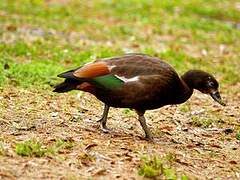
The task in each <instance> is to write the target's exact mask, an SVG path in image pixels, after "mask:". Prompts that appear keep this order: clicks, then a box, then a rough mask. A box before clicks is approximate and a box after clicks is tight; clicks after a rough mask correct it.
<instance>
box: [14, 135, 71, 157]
mask: <svg viewBox="0 0 240 180" xmlns="http://www.w3.org/2000/svg"><path fill="white" fill-rule="evenodd" d="M73 146H74V143H73V142H71V141H65V140H62V139H57V140H56V142H55V143H54V144H52V145H48V146H44V145H43V144H42V143H41V142H39V141H37V140H27V141H24V142H20V143H17V144H16V146H15V152H16V153H17V154H18V155H20V156H29V157H43V156H46V155H55V154H58V153H61V152H63V151H64V150H66V149H67V150H69V149H72V148H73Z"/></svg>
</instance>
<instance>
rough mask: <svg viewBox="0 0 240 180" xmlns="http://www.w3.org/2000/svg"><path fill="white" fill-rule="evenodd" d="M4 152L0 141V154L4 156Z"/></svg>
mask: <svg viewBox="0 0 240 180" xmlns="http://www.w3.org/2000/svg"><path fill="white" fill-rule="evenodd" d="M5 154H6V151H5V149H4V147H3V145H2V143H1V142H0V156H4V155H5Z"/></svg>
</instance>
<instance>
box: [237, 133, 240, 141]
mask: <svg viewBox="0 0 240 180" xmlns="http://www.w3.org/2000/svg"><path fill="white" fill-rule="evenodd" d="M236 139H237V140H239V141H240V131H238V132H237V134H236Z"/></svg>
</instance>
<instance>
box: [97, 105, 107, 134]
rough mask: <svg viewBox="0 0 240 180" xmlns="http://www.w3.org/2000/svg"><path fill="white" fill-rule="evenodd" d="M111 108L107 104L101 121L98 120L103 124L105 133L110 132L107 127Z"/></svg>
mask: <svg viewBox="0 0 240 180" xmlns="http://www.w3.org/2000/svg"><path fill="white" fill-rule="evenodd" d="M109 108H110V107H109V106H108V105H107V104H104V110H103V115H102V117H101V119H99V120H98V122H100V123H101V127H102V130H103V131H104V132H109V129H108V128H107V125H106V124H107V116H108V111H109Z"/></svg>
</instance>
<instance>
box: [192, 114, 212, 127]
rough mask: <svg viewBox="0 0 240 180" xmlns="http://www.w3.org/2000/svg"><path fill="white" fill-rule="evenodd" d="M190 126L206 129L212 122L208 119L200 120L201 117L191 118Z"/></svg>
mask: <svg viewBox="0 0 240 180" xmlns="http://www.w3.org/2000/svg"><path fill="white" fill-rule="evenodd" d="M191 124H192V125H194V126H197V127H204V128H207V127H210V126H211V125H212V124H213V120H212V119H208V118H201V117H197V116H193V117H192V121H191Z"/></svg>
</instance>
